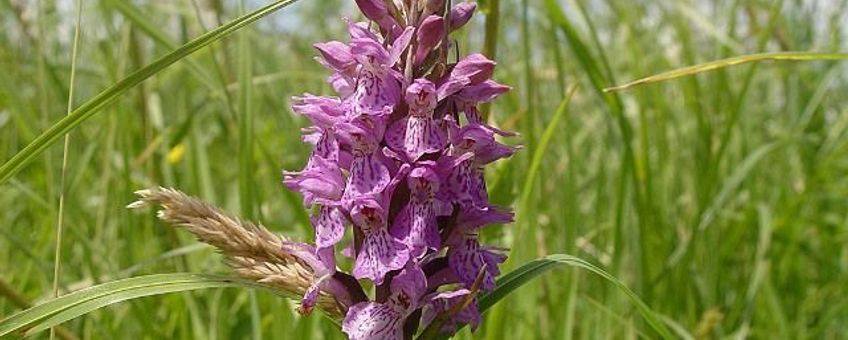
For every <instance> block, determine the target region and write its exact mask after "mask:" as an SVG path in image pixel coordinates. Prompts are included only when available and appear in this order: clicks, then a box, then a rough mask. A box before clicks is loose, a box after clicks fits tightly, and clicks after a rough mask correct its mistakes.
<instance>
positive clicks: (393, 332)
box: [342, 302, 404, 340]
mask: <svg viewBox="0 0 848 340" xmlns="http://www.w3.org/2000/svg"><path fill="white" fill-rule="evenodd" d="M403 319H404V317H403V315H401V314H400V313H399V312H397V311H395V310H394V309H392V308H391V307H389V306H387V305H385V304H381V303H376V302H360V303H357V304H355V305H353V306H351V307H350V308H349V309H348V311H347V315H345V318H344V321H343V322H342V331H343V332H345V334H347V336H348V338H349V339H350V340H399V339H403V321H404V320H403Z"/></svg>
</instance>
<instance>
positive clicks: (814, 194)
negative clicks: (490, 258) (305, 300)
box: [0, 0, 848, 339]
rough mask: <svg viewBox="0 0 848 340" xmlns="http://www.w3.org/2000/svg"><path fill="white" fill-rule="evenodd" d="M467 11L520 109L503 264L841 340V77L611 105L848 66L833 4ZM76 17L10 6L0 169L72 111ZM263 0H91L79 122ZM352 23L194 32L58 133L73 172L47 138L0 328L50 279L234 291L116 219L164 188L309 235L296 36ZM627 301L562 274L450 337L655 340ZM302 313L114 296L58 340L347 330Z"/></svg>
mask: <svg viewBox="0 0 848 340" xmlns="http://www.w3.org/2000/svg"><path fill="white" fill-rule="evenodd" d="M480 3H481V5H482V7H483V8H484V10H488V9H491V8H492V7H495V6H492V5H495V4H496V5H497V6H496V7H498V8H499V15H498V16H497V21H492V20H489V21H488V22H487V20H486V19H487V18H489V19H491V18H494V16H486V15H478V16H477V17H476V19H475V20H474V21H473V22H472V24H471V25H470V26H469V27H467V28H465V29H463V30H462V31H461V32H460V33H459V34H458V35H457V39H458V42H459V46H460V49H461V51H460V52H461V53H462V54H468V53H472V52H476V51H484V50H485V51H487V52H489V53H493V52H494V51H497V59H498V61H499V65H498V69H497V72H496V74H495V78H496V79H497V80H498V81H499V82H502V83H506V84H510V85H512V86H513V87H514V91H512V92H511V93H510V94H508V95H507V96H505V97H502V98H501V99H500V100H498V101H497V102H495V104H494V105H492V106H491V107H490V110H491V111H490V112H491V116H490V119H491V121H492V122H493V123H494V124H496V125H497V126H500V127H502V128H504V129H508V130H516V131H519V132H520V133H521V136H520V137H519V138H517V139H511V140H510V139H507V140H506V141H507V142H509V143H515V144H522V145H523V150H522V151H521V152H519V153H518V154H517V155H516V156H515V157H513V158H512V159H509V160H505V161H500V162H499V163H497V165H496V166H494V167H493V169H491V170H490V171H489V172H488V173H487V176H488V177H489V183H490V187H489V190H490V192H491V195H492V200H493V201H494V202H496V203H498V204H502V205H509V206H513V207H515V208H516V209H517V212H516V213H517V215H516V222H515V223H513V224H511V225H507V226H503V227H498V228H490V229H491V230H487V233H486V235H484V236H485V238H486V239H487V241H490V242H491V243H495V244H498V245H501V246H505V247H509V248H511V249H512V252H511V258H510V260H509V261H508V262H507V264H506V265H505V267H504V268H503V269H504V272H509V271H510V270H511V269H515V268H518V267H519V266H520V265H521V264H523V263H525V262H527V261H530V260H532V259H535V258H538V257H542V256H545V255H548V254H555V253H563V254H570V255H573V256H576V257H578V258H580V259H583V260H585V261H587V262H588V263H591V264H593V265H594V266H597V267H600V268H603V269H605V270H606V271H607V272H609V273H610V274H612V276H614V277H615V278H617V279H618V280H621V282H623V283H624V284H625V285H627V286H628V287H629V288H630V290H632V292H633V293H634V294H635V295H636V296H638V297H639V298H640V299H641V301H644V303H645V304H646V305H647V306H648V307H650V309H652V310H653V311H655V312H656V313H657V314H658V315H657V316H658V318H659V319H660V320H662V322H663V323H664V324H665V326H666V327H668V328H669V329H671V331H672V333H673V334H674V335H675V336H677V337H680V338H728V337H729V338H746V337H750V338H767V339H773V338H791V339H797V338H826V339H838V338H846V337H848V327H846V326H845V325H848V288H846V287H848V246H846V245H847V244H848V176H845V174H846V173H848V110H846V105H845V103H848V66H846V65H848V63H844V62H839V61H827V60H809V61H801V62H794V61H780V62H757V63H750V64H746V65H740V66H736V67H732V68H720V69H718V70H715V71H713V72H709V73H701V74H697V75H694V76H687V77H683V78H678V79H673V80H667V81H663V82H658V83H652V84H647V85H641V86H636V87H633V88H631V89H627V90H624V91H614V92H609V91H604V89H606V88H608V87H611V86H614V85H619V84H624V83H626V82H628V81H631V80H634V79H638V78H641V77H644V76H649V75H654V74H660V73H662V72H664V71H668V70H673V69H679V68H682V67H685V66H689V65H696V64H701V63H705V62H709V61H712V60H719V59H725V58H732V57H736V56H740V55H747V54H754V53H761V52H780V51H808V52H809V51H816V52H825V53H836V52H843V51H846V50H848V48H846V47H845V46H843V45H844V42H845V41H846V38H848V36H846V34H848V29H847V28H846V27H845V24H846V23H848V1H838V0H821V1H800V0H799V1H793V0H774V1H765V0H735V1H697V0H680V1H654V0H633V1H619V0H597V1H585V0H571V1H557V0H544V1H542V0H537V1H530V0H524V1H497V0H487V1H480ZM75 4H76V2H75V1H58V2H55V3H53V2H49V1H44V2H27V1H19V0H9V1H2V2H0V23H2V27H3V30H2V32H3V33H0V66H2V67H0V70H3V72H2V75H0V162H3V163H5V162H7V161H8V160H9V159H11V158H12V157H13V155H15V154H17V153H18V152H19V151H20V150H22V149H23V148H24V147H25V146H26V145H28V144H29V143H30V142H31V141H33V140H34V139H36V137H37V136H38V135H39V134H41V133H42V132H44V131H47V130H48V128H51V127H55V126H54V124H56V122H57V121H59V120H60V119H62V118H63V117H64V116H65V113H66V112H65V108H66V103H68V102H69V98H68V93H69V84H70V83H69V80H70V79H69V78H70V75H71V69H72V68H71V64H72V62H71V59H72V57H71V55H72V43H73V30H74V26H75V25H74V23H75V21H74V20H75V9H76V7H75ZM265 4H266V3H265V2H259V1H243V2H225V1H220V0H179V1H167V2H164V1H135V2H130V1H120V0H86V1H84V4H83V5H84V11H83V15H82V25H81V35H80V40H79V44H80V45H79V51H78V53H79V56H78V58H79V60H78V63H77V66H76V70H75V72H76V75H75V77H76V79H75V81H74V84H73V86H74V95H73V98H71V100H70V102H71V103H74V105H73V106H74V107H77V108H78V107H79V106H80V105H81V104H82V103H85V102H87V101H88V100H89V99H91V98H94V97H95V96H97V95H98V93H100V92H101V91H103V89H107V88H109V87H110V86H114V85H116V83H118V82H119V80H121V79H124V78H126V77H128V76H132V75H133V72H134V71H136V70H139V69H143V68H144V67H145V66H146V65H150V64H155V63H157V62H160V61H161V59H157V58H160V57H162V56H165V55H168V53H170V52H172V51H174V50H175V49H177V48H178V47H179V46H181V45H183V44H185V43H186V42H188V41H190V40H191V39H194V38H195V37H198V36H201V35H202V34H203V33H205V32H207V31H210V30H212V29H214V28H215V27H219V26H221V25H223V24H225V23H227V22H229V21H230V20H232V19H234V18H236V17H238V16H239V15H242V14H244V13H248V12H249V11H253V10H255V9H257V8H259V7H260V6H264V5H265ZM354 13H355V11H354V9H353V6H352V2H351V1H347V0H321V1H318V0H301V1H299V2H297V3H295V4H294V5H292V6H289V7H286V8H283V9H281V10H279V11H277V12H275V13H273V14H271V15H269V16H267V17H264V18H262V19H261V20H259V21H258V22H256V23H254V24H252V25H250V26H246V27H244V28H241V29H240V30H238V32H235V33H234V34H233V35H231V36H229V37H227V38H224V39H220V40H218V39H215V40H210V41H214V42H212V43H211V45H209V46H205V47H203V48H201V49H199V50H198V51H197V52H196V53H194V54H192V55H191V56H188V57H185V58H180V59H175V60H169V61H171V62H173V61H176V64H174V65H173V66H170V67H167V68H164V69H161V70H159V69H156V70H155V72H153V73H149V74H142V75H144V76H145V77H144V78H133V79H136V80H138V82H139V83H138V84H137V85H134V86H127V87H126V88H124V89H122V91H125V92H122V93H119V94H120V95H118V96H115V97H114V101H113V102H112V103H111V104H108V105H102V106H97V107H96V109H97V110H96V112H93V113H91V114H87V115H86V116H85V117H84V118H85V119H83V120H84V121H83V120H80V121H82V123H81V124H79V125H78V126H71V125H69V126H68V131H69V132H70V144H69V148H68V153H67V155H68V167H67V169H65V170H64V171H63V170H62V168H63V167H62V163H63V161H62V157H63V152H62V147H60V146H59V145H61V143H53V144H45V145H44V146H43V150H44V152H43V153H41V154H38V155H36V156H34V157H33V158H32V161H31V162H30V163H28V164H26V165H25V166H24V165H23V164H21V165H22V166H23V167H22V168H20V169H21V171H20V172H17V173H16V174H15V175H14V176H13V177H10V178H9V179H8V180H7V181H5V182H3V183H2V184H0V205H2V206H3V207H4V209H3V210H4V211H3V213H2V214H0V223H1V224H2V226H0V287H3V289H0V293H3V296H2V297H0V315H2V316H6V315H10V314H12V313H14V312H16V311H18V310H19V308H20V307H21V304H20V303H19V302H21V301H20V300H16V299H21V298H22V299H25V300H26V301H25V302H27V303H37V302H38V301H43V300H45V299H47V298H49V297H50V296H51V295H52V283H53V279H54V275H53V272H54V268H55V265H60V266H61V272H60V277H59V278H58V279H59V280H58V283H59V288H60V292H62V293H63V294H64V293H67V292H69V291H74V290H78V289H80V288H84V287H88V286H91V285H93V284H97V283H104V282H109V281H114V280H118V279H124V278H129V277H134V276H139V275H143V274H157V273H176V272H191V273H212V274H227V273H228V271H227V268H226V266H225V265H224V264H222V263H221V260H222V257H221V255H219V254H217V253H216V252H215V251H214V250H213V249H211V248H210V247H206V246H198V245H197V242H196V241H195V240H194V239H193V238H192V237H191V236H190V235H188V234H186V233H181V232H178V231H175V230H174V229H172V228H167V227H165V226H164V225H163V224H162V223H161V222H159V221H158V220H157V219H155V216H154V214H153V212H152V211H150V212H146V213H145V212H142V213H138V212H133V211H129V210H127V209H126V208H125V206H126V205H127V204H128V203H130V202H132V201H133V200H134V199H135V198H134V195H133V192H134V191H136V190H139V189H142V188H148V187H153V186H157V185H163V186H172V187H175V188H179V189H180V190H182V191H185V192H187V193H189V194H192V195H196V196H198V197H201V198H203V199H204V200H207V201H209V202H214V203H216V204H217V205H219V206H221V207H223V208H224V209H226V210H227V211H230V212H232V213H235V214H239V215H241V216H243V217H246V218H251V219H255V220H258V221H262V222H263V224H265V225H266V226H268V227H270V228H272V229H273V230H274V231H276V232H279V233H281V234H284V235H287V236H289V237H292V238H296V239H306V240H308V239H309V238H310V237H311V236H310V235H311V233H312V231H311V227H310V226H309V224H308V215H307V212H306V211H305V210H304V209H303V208H302V204H301V200H300V197H299V196H298V195H297V194H294V193H292V192H290V191H288V190H286V189H284V188H283V187H282V185H281V184H280V180H281V175H280V171H281V170H282V169H288V170H291V169H299V168H301V167H302V166H303V164H304V162H305V159H306V157H307V155H308V149H309V148H308V147H307V145H304V144H303V143H302V142H301V141H300V133H299V129H300V128H301V127H304V126H306V124H307V122H306V121H305V119H303V118H302V117H298V116H296V115H294V114H292V112H291V110H290V109H289V108H288V105H289V98H290V97H291V96H293V95H299V94H301V93H303V92H312V93H323V94H326V93H329V92H330V91H331V89H330V88H329V87H328V86H327V85H326V84H325V83H324V78H325V77H326V76H327V75H328V73H327V72H326V71H325V70H323V69H322V68H321V67H320V66H319V65H318V64H317V63H315V62H314V61H313V60H312V58H313V56H314V55H315V52H314V50H312V48H311V44H312V43H314V42H318V41H324V40H330V39H345V38H346V33H345V32H344V28H345V27H344V24H343V22H342V21H341V18H342V17H343V16H354ZM487 33H488V37H487ZM198 47H202V46H198ZM817 59H821V58H817ZM157 60H158V61H157ZM148 76H149V79H148V80H146V81H143V82H142V81H141V80H143V79H146V78H147V77H148ZM118 84H120V83H118ZM570 89H576V90H574V92H573V94H572V95H573V96H572V97H571V98H570V101H568V102H567V105H566V104H565V103H566V100H565V99H566V97H567V96H568V93H569V90H570ZM102 104H106V102H103V103H102ZM95 113H96V114H95ZM55 131H56V134H55V136H52V137H51V138H53V139H58V138H59V137H61V135H62V134H61V133H60V132H62V131H61V130H55ZM54 137H55V138H54ZM34 155H35V154H34ZM4 174H5V173H4ZM63 176H66V177H65V181H64V185H62V184H61V182H62V177H63ZM62 193H64V195H65V196H64V199H65V201H64V207H63V214H62V215H63V216H64V217H63V219H64V220H63V224H64V236H63V240H62V247H61V254H60V255H61V256H58V257H57V258H59V259H60V263H58V264H57V263H54V251H55V250H56V246H55V243H56V226H57V220H58V219H59V216H60V215H59V208H58V202H59V197H60V195H61V194H62ZM4 283H5V285H4ZM631 298H632V296H630V295H628V294H627V293H624V292H622V291H621V290H620V289H618V288H617V287H616V286H615V285H614V284H612V283H611V282H610V281H609V280H605V279H604V278H600V277H598V276H596V275H594V274H593V273H591V272H589V271H584V270H580V269H574V268H568V267H563V268H562V269H558V270H556V271H552V272H549V273H548V274H545V275H544V276H542V277H541V279H538V280H535V281H532V282H531V283H529V284H527V285H525V286H523V287H521V288H518V290H516V291H515V293H513V294H511V295H509V296H507V297H505V298H504V299H503V300H502V301H500V303H499V304H498V305H495V306H494V307H493V308H492V309H491V310H489V312H488V313H487V315H486V320H485V321H484V323H483V324H482V326H481V328H480V329H478V330H477V331H476V332H475V333H473V334H472V333H470V332H469V330H467V329H465V330H463V331H462V332H461V334H460V336H459V337H460V338H481V339H515V338H522V339H523V338H528V339H529V338H544V339H549V338H550V339H583V338H588V339H597V338H615V339H619V338H637V337H644V338H656V337H658V336H659V334H657V333H655V332H654V331H653V330H652V328H651V327H649V325H648V323H647V322H646V321H645V319H643V318H642V317H641V316H640V313H639V311H640V308H641V307H640V306H639V305H638V304H634V303H633V301H632V300H631ZM294 307H295V304H294V302H292V301H289V300H286V299H283V298H280V297H278V296H276V295H274V294H271V293H268V292H266V291H262V290H243V289H236V288H216V289H207V290H198V291H191V292H180V293H175V294H170V295H161V296H155V297H147V298H142V299H136V300H133V301H130V302H125V303H122V304H117V305H114V306H110V307H107V308H103V309H100V310H97V311H94V312H92V313H90V314H87V315H86V316H84V317H80V318H76V319H73V320H70V321H68V322H67V323H65V324H64V325H63V326H64V329H63V331H62V332H64V331H65V330H67V331H68V332H70V333H72V334H73V335H74V336H76V337H79V338H81V339H102V338H151V339H154V338H173V339H229V338H248V337H252V338H282V339H288V338H296V339H301V338H304V339H305V338H318V339H320V338H325V339H338V338H342V334H341V332H339V331H338V329H337V326H336V325H334V324H333V322H332V321H330V320H329V319H327V318H323V317H320V316H313V317H301V316H299V315H298V314H297V313H296V312H295V311H294ZM60 335H61V334H60ZM38 336H43V337H46V333H39V335H38Z"/></svg>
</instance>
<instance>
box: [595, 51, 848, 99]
mask: <svg viewBox="0 0 848 340" xmlns="http://www.w3.org/2000/svg"><path fill="white" fill-rule="evenodd" d="M846 59H848V53H819V52H776V53H758V54H749V55H743V56H738V57H732V58H727V59H720V60H714V61H710V62H706V63H703V64H698V65H693V66H687V67H682V68H678V69H675V70H671V71H667V72H663V73H660V74H656V75H653V76H650V77H645V78H642V79H638V80H634V81H631V82H629V83H626V84H624V85H618V86H612V87H608V88H605V89H604V92H612V91H621V90H626V89H629V88H631V87H634V86H637V85H642V84H648V83H656V82H661V81H666V80H671V79H674V78H680V77H685V76H691V75H694V74H698V73H703V72H708V71H713V70H717V69H721V68H725V67H730V66H736V65H742V64H747V63H753V62H760V61H767V60H771V61H785V60H788V61H803V60H846Z"/></svg>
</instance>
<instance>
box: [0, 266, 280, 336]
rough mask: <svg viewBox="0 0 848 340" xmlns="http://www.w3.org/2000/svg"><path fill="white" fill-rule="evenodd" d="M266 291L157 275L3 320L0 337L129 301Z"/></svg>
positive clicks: (218, 280)
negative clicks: (183, 294)
mask: <svg viewBox="0 0 848 340" xmlns="http://www.w3.org/2000/svg"><path fill="white" fill-rule="evenodd" d="M226 287H243V288H263V289H267V290H269V291H272V292H275V293H278V294H280V293H281V292H279V291H277V290H274V289H271V288H269V287H267V286H264V285H261V284H258V283H255V282H252V281H246V280H242V279H237V278H232V277H226V276H218V275H204V274H190V273H175V274H155V275H147V276H140V277H134V278H129V279H123V280H118V281H113V282H108V283H104V284H101V285H97V286H93V287H89V288H86V289H83V290H79V291H76V292H73V293H69V294H66V295H63V296H60V297H58V298H55V299H52V300H49V301H47V302H44V303H42V304H40V305H37V306H34V307H31V308H28V309H26V310H23V311H21V312H18V313H16V314H13V315H12V316H10V317H8V318H6V319H3V320H0V337H3V336H5V335H8V334H10V333H12V332H17V331H24V330H26V334H27V335H32V334H34V333H37V332H40V331H43V330H46V329H48V328H50V327H52V326H55V325H58V324H60V323H62V322H65V321H68V320H70V319H73V318H75V317H78V316H80V315H83V314H86V313H89V312H91V311H94V310H96V309H99V308H102V307H105V306H108V305H111V304H115V303H118V302H121V301H126V300H129V299H134V298H139V297H144V296H151V295H160V294H166V293H174V292H182V291H188V290H196V289H207V288H226Z"/></svg>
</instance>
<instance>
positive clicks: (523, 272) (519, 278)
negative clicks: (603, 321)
mask: <svg viewBox="0 0 848 340" xmlns="http://www.w3.org/2000/svg"><path fill="white" fill-rule="evenodd" d="M561 266H571V267H577V268H582V269H586V270H588V271H590V272H592V273H595V274H596V275H598V276H600V277H602V278H604V279H606V280H607V281H609V282H610V283H612V284H613V285H615V286H616V287H617V288H618V289H619V290H621V291H622V292H623V293H624V294H625V295H627V298H628V299H630V302H631V303H633V305H634V306H636V309H638V310H639V313H640V314H641V315H642V317H643V318H644V319H645V321H646V322H647V323H648V325H650V326H651V328H653V329H654V330H655V331H656V332H657V333H658V334H659V335H660V336H662V337H663V338H666V339H673V338H674V337H673V336H672V335H671V333H670V332H669V330H668V329H667V328H666V326H665V324H663V323H662V322H661V321H660V318H659V317H658V316H657V314H656V313H655V312H654V311H653V310H651V308H650V307H648V305H646V304H645V303H644V302H643V301H642V299H640V298H639V296H637V295H636V293H634V292H633V291H632V290H630V288H627V286H626V285H625V284H624V283H623V282H621V280H619V279H618V278H616V277H615V276H613V275H612V274H610V273H607V272H606V271H604V270H603V269H601V268H599V267H598V266H595V265H593V264H591V263H589V262H587V261H585V260H582V259H580V258H578V257H575V256H571V255H565V254H555V255H549V256H546V257H543V258H539V259H536V260H533V261H530V262H528V263H526V264H524V265H523V266H521V267H519V268H518V269H516V270H513V271H512V272H510V273H509V274H506V275H504V276H503V277H501V278H500V279H499V280H498V285H497V288H495V290H494V291H493V292H491V293H489V294H486V295H484V296H483V297H481V298H480V312H481V313H483V312H485V311H486V310H487V309H489V308H491V307H492V306H494V305H495V304H497V303H498V302H499V301H501V300H502V299H503V298H505V297H506V296H507V295H509V294H510V293H512V292H513V291H515V290H516V289H518V288H519V287H521V286H523V285H524V284H525V283H527V282H529V281H530V280H532V279H534V278H536V277H537V276H539V275H542V274H544V273H546V272H547V271H549V270H551V269H554V268H559V267H561Z"/></svg>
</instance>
